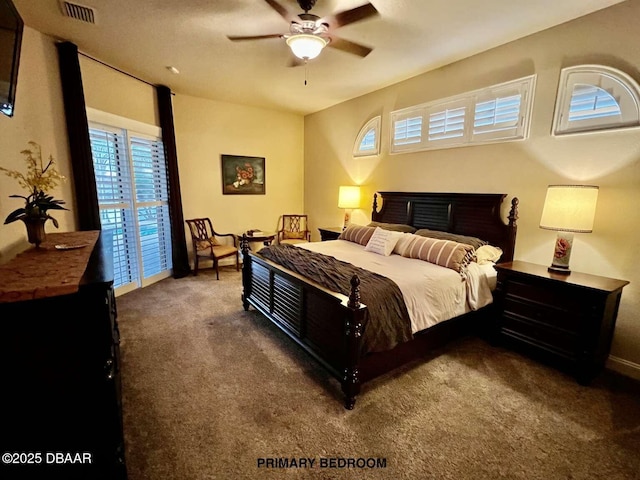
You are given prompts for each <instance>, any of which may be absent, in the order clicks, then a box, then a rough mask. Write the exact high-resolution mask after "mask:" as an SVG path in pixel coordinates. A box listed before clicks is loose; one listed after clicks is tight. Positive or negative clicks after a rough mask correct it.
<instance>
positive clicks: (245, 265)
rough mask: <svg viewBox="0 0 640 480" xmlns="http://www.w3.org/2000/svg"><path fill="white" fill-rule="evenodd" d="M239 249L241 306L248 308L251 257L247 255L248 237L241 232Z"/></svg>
mask: <svg viewBox="0 0 640 480" xmlns="http://www.w3.org/2000/svg"><path fill="white" fill-rule="evenodd" d="M240 251H241V252H242V306H243V307H244V309H245V311H247V310H249V301H248V300H247V298H248V297H249V295H251V257H250V256H249V239H248V238H247V234H246V233H243V234H242V238H241V239H240Z"/></svg>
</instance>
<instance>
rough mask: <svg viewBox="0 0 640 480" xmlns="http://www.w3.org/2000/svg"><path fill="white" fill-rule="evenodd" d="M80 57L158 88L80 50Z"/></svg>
mask: <svg viewBox="0 0 640 480" xmlns="http://www.w3.org/2000/svg"><path fill="white" fill-rule="evenodd" d="M78 55H82V56H83V57H86V58H88V59H89V60H93V61H94V62H97V63H99V64H100V65H104V66H105V67H107V68H110V69H111V70H115V71H116V72H119V73H122V74H123V75H126V76H127V77H131V78H133V79H134V80H138V81H139V82H142V83H146V84H147V85H149V86H151V87H157V86H158V85H157V84H155V83H151V82H147V81H146V80H143V79H142V78H140V77H136V76H135V75H133V74H131V73H129V72H125V71H124V70H120V69H119V68H117V67H114V66H113V65H109V64H108V63H105V62H103V61H102V60H98V59H97V58H95V57H92V56H91V55H88V54H86V53H84V52H81V51H80V50H78ZM169 90H171V89H169ZM171 95H175V94H174V93H173V92H171Z"/></svg>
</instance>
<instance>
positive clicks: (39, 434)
mask: <svg viewBox="0 0 640 480" xmlns="http://www.w3.org/2000/svg"><path fill="white" fill-rule="evenodd" d="M89 234H93V242H90V241H88V238H89V237H88V236H87V235H89ZM98 235H99V234H98V232H72V233H69V234H64V233H60V234H49V235H48V236H47V241H46V242H45V243H43V244H42V245H41V248H40V249H30V250H28V251H26V252H24V253H22V254H20V255H18V257H16V258H15V259H13V260H12V261H10V262H9V263H7V264H5V265H1V266H0V325H1V332H2V333H1V335H2V337H1V338H2V346H1V348H0V362H1V363H0V365H2V377H1V378H2V380H1V382H2V394H1V395H0V402H1V405H2V409H1V410H0V411H2V414H3V417H4V418H3V421H2V424H1V425H2V426H1V427H0V454H4V455H6V454H7V453H9V454H13V458H10V457H9V459H10V461H9V462H7V461H6V460H7V458H5V456H3V463H2V465H0V478H11V479H22V478H25V479H26V478H43V479H44V478H64V479H91V480H102V479H114V480H124V479H126V478H127V474H126V467H125V462H124V440H123V431H122V406H121V396H120V388H121V387H120V356H119V333H118V324H117V313H116V303H115V297H114V291H113V273H112V266H111V253H110V250H109V249H110V245H111V241H110V239H109V238H104V235H105V234H100V237H99V238H98V239H97V242H95V239H96V237H98ZM85 240H87V244H86V246H85V247H82V248H78V249H69V250H62V249H57V248H55V245H58V246H62V247H69V246H74V245H80V244H82V243H78V242H84V241H85ZM94 242H95V246H94ZM81 250H85V252H84V257H82V254H83V253H82V252H81ZM65 256H66V257H65ZM65 259H68V261H66V260H65ZM38 265H40V266H41V267H38ZM67 265H68V267H67ZM67 269H69V270H73V269H75V275H76V277H78V279H77V280H74V273H73V272H71V271H67ZM39 270H40V271H42V272H43V275H42V276H41V277H40V276H39V275H38V274H37V272H38V271H39ZM55 276H57V280H55V279H54V277H55ZM74 290H75V291H74ZM28 297H30V299H29V298H28ZM3 471H4V472H5V473H3ZM5 474H6V476H5Z"/></svg>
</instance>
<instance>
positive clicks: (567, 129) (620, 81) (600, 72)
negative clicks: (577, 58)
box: [551, 65, 640, 136]
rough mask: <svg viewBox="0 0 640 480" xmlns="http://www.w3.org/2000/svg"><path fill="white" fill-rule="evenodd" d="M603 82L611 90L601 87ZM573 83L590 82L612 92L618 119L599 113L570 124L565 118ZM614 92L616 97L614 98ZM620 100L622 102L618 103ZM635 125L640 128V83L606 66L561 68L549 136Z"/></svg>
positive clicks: (594, 131)
mask: <svg viewBox="0 0 640 480" xmlns="http://www.w3.org/2000/svg"><path fill="white" fill-rule="evenodd" d="M602 83H605V84H606V85H607V86H608V87H609V89H610V90H612V91H613V93H612V92H611V91H609V90H608V89H607V88H603V86H602ZM576 85H590V86H592V87H595V88H598V89H602V90H604V91H605V92H607V93H608V94H609V95H611V96H612V97H613V98H614V99H615V100H616V103H617V104H618V107H619V108H620V112H621V114H620V116H621V119H620V120H617V121H616V120H614V119H613V118H612V117H611V116H601V117H597V118H596V117H594V118H587V119H582V120H575V122H579V123H573V124H571V123H570V122H571V120H568V118H569V115H570V113H571V111H570V108H571V101H572V99H573V91H574V87H575V86H576ZM616 94H617V96H618V97H619V98H616ZM623 96H624V99H623ZM620 99H623V100H624V101H623V102H621V101H620ZM638 127H640V86H639V85H638V83H637V82H636V81H635V80H634V79H633V78H632V77H631V76H629V75H628V74H626V73H625V72H623V71H621V70H618V69H616V68H613V67H609V66H605V65H576V66H572V67H566V68H563V69H562V70H561V71H560V79H559V81H558V91H557V94H556V104H555V109H554V114H553V124H552V126H551V135H552V136H565V135H575V134H585V133H598V132H605V131H606V132H610V131H616V130H626V129H629V128H638Z"/></svg>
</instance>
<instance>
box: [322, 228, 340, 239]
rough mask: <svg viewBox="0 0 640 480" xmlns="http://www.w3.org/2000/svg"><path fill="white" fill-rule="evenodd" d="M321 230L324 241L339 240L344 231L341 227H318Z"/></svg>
mask: <svg viewBox="0 0 640 480" xmlns="http://www.w3.org/2000/svg"><path fill="white" fill-rule="evenodd" d="M318 230H320V238H321V239H322V241H323V242H325V241H327V240H337V239H338V237H339V236H340V234H341V233H342V228H341V227H323V228H318Z"/></svg>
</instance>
